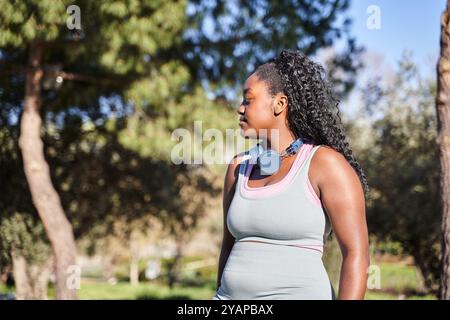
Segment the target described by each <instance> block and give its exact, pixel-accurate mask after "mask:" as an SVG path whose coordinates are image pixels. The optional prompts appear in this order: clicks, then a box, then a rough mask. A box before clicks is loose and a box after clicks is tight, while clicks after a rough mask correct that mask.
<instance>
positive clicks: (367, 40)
mask: <svg viewBox="0 0 450 320" xmlns="http://www.w3.org/2000/svg"><path fill="white" fill-rule="evenodd" d="M370 6H376V7H374V8H375V10H379V18H380V19H379V22H380V23H379V29H378V28H372V29H371V28H368V27H367V21H368V20H369V21H372V22H373V20H371V19H370V17H372V16H373V15H374V14H375V13H374V12H375V11H374V9H371V7H370ZM445 6H446V0H352V1H351V5H350V8H349V11H348V15H349V17H350V18H352V20H353V23H352V27H351V34H352V35H353V36H354V37H355V38H356V42H357V43H358V44H359V45H362V46H364V47H365V49H366V51H365V54H364V55H363V62H364V64H365V69H364V70H362V71H360V73H359V75H358V80H357V81H356V85H357V86H359V87H363V86H364V83H365V80H366V79H368V78H371V77H374V75H379V76H380V77H381V79H383V81H387V83H389V82H390V80H392V79H393V75H394V74H395V70H396V69H397V67H398V61H400V59H401V57H402V54H403V53H404V51H405V50H407V51H409V52H410V53H411V54H412V59H413V61H414V62H415V63H416V66H417V67H418V69H419V71H420V73H421V74H422V76H424V77H427V78H428V77H430V78H431V77H435V76H436V63H437V59H438V56H439V49H440V48H439V41H440V17H441V14H442V12H443V11H444V9H445ZM368 8H369V12H368ZM372 8H373V7H372ZM361 105H362V100H361V95H360V92H359V91H358V90H353V91H352V92H351V93H350V95H349V96H348V97H347V98H346V99H344V100H343V101H342V103H341V106H340V109H341V111H342V112H343V114H344V115H346V116H348V117H349V118H355V117H357V114H358V113H357V110H358V109H359V108H360V107H361Z"/></svg>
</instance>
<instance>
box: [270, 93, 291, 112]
mask: <svg viewBox="0 0 450 320" xmlns="http://www.w3.org/2000/svg"><path fill="white" fill-rule="evenodd" d="M287 106H288V98H287V97H286V95H285V94H283V93H278V94H277V95H276V96H275V98H274V106H273V111H274V114H275V116H278V115H279V114H280V113H282V112H283V110H285V109H286V108H287Z"/></svg>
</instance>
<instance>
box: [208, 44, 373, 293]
mask: <svg viewBox="0 0 450 320" xmlns="http://www.w3.org/2000/svg"><path fill="white" fill-rule="evenodd" d="M238 113H239V115H240V122H239V125H240V127H241V130H242V131H241V132H242V134H243V135H244V137H245V138H253V139H263V140H264V141H265V142H264V143H263V144H265V149H271V150H274V151H276V152H278V153H279V154H281V153H283V151H284V150H286V149H287V148H288V147H289V146H290V145H291V144H292V143H293V142H296V141H297V142H298V141H300V142H301V143H300V144H301V146H300V148H299V149H298V150H295V151H296V152H293V153H292V152H291V153H290V154H287V156H284V157H283V158H282V159H281V160H280V161H279V169H278V171H276V172H275V173H273V174H267V173H266V172H263V171H262V165H261V164H260V165H258V164H254V163H253V161H250V160H249V159H248V153H245V154H239V155H237V156H235V157H234V159H233V161H231V163H230V164H229V166H228V170H227V173H226V177H225V183H224V196H223V212H224V220H223V222H224V223H223V225H224V230H223V241H222V249H221V252H220V258H219V270H218V277H217V291H216V294H215V295H214V297H213V299H215V300H218V299H335V298H336V295H335V292H334V289H333V287H332V285H331V283H330V281H329V278H328V275H327V272H326V270H325V268H324V266H323V262H322V254H323V246H324V244H325V240H326V239H327V237H328V235H329V234H330V232H331V229H332V230H333V232H334V233H335V235H336V238H337V240H338V242H339V245H340V248H341V251H342V255H343V263H342V268H341V275H340V284H339V293H338V296H337V298H338V299H363V298H364V295H365V288H366V281H367V268H368V266H369V253H368V247H369V244H368V231H367V224H366V218H365V197H364V192H365V191H366V192H367V189H368V186H367V181H366V178H365V175H364V173H363V171H362V169H361V167H360V165H359V164H358V162H357V161H356V159H355V157H354V156H353V154H352V151H351V150H350V148H349V145H348V143H347V142H346V140H345V135H344V131H343V129H342V128H341V123H340V117H339V111H338V108H337V103H336V101H335V100H334V98H333V96H332V94H331V90H330V87H329V84H328V82H327V81H326V79H325V76H324V70H323V68H322V67H321V66H320V65H318V64H316V63H314V62H312V61H311V60H309V59H308V58H307V57H306V56H305V55H303V54H302V53H300V52H299V51H294V50H283V51H282V52H281V53H280V55H279V56H278V57H277V58H275V59H273V60H271V61H270V62H268V63H265V64H263V65H261V66H259V67H258V68H257V70H256V71H255V72H254V73H253V74H252V75H251V76H250V77H249V78H248V79H247V80H246V82H245V85H244V100H243V102H242V103H241V105H240V107H239V109H238ZM273 133H276V135H275V136H276V137H277V138H276V139H274V138H273V136H274V134H273ZM284 153H285V152H284ZM284 153H283V154H284Z"/></svg>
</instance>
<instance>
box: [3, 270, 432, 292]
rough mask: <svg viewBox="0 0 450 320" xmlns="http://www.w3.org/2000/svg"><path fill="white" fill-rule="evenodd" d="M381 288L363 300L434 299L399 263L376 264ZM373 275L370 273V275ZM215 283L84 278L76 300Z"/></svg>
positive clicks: (204, 288)
mask: <svg viewBox="0 0 450 320" xmlns="http://www.w3.org/2000/svg"><path fill="white" fill-rule="evenodd" d="M377 266H378V267H379V269H375V271H376V272H378V271H379V275H380V278H379V280H381V281H380V288H379V289H370V290H367V291H366V295H365V299H366V300H397V299H421V300H424V299H426V300H429V299H436V298H435V297H434V296H432V295H426V294H424V293H423V292H424V290H423V288H422V283H421V278H420V276H419V273H418V271H417V269H416V268H415V267H414V266H412V265H407V264H404V263H401V262H395V263H393V262H382V263H378V264H377ZM373 274H374V273H371V275H373ZM214 289H215V285H214V281H212V280H211V279H210V280H209V281H203V282H201V281H200V282H197V283H195V282H192V281H191V282H187V281H186V282H185V283H184V284H178V285H175V286H174V287H173V288H172V289H170V288H169V287H168V286H165V285H163V284H160V283H157V282H141V283H139V284H138V285H136V286H132V285H130V284H129V283H128V282H119V283H117V284H114V285H113V284H109V283H105V282H95V281H92V280H90V279H88V278H85V279H83V280H82V282H81V287H80V289H79V290H78V298H79V299H82V300H96V299H105V300H109V299H115V300H128V299H131V300H137V299H190V300H210V299H211V298H212V296H213V295H214ZM13 292H14V288H11V287H7V286H4V285H1V284H0V295H2V294H8V293H13ZM49 298H50V299H53V298H54V290H53V288H52V287H50V288H49Z"/></svg>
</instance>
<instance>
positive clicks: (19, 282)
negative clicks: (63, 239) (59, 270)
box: [11, 251, 52, 300]
mask: <svg viewBox="0 0 450 320" xmlns="http://www.w3.org/2000/svg"><path fill="white" fill-rule="evenodd" d="M11 255H12V266H13V274H14V283H15V287H16V299H18V300H28V299H40V300H46V299H47V290H48V280H49V278H50V269H51V260H52V259H48V260H47V261H45V262H43V263H39V264H34V265H30V264H28V263H27V261H26V259H25V257H24V256H22V255H21V254H20V253H19V252H17V251H13V252H12V254H11Z"/></svg>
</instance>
